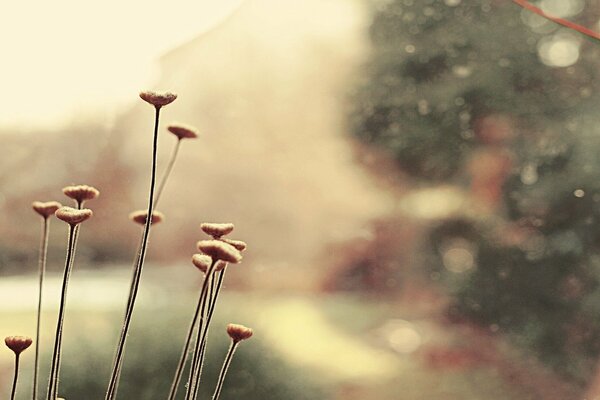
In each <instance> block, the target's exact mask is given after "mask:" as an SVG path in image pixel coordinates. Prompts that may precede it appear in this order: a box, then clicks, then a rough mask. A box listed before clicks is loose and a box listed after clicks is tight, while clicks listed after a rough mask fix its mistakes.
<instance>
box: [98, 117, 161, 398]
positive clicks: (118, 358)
mask: <svg viewBox="0 0 600 400" xmlns="http://www.w3.org/2000/svg"><path fill="white" fill-rule="evenodd" d="M159 119H160V107H156V114H155V120H154V138H153V143H152V171H151V176H150V193H149V195H148V213H147V216H148V217H147V218H146V223H145V224H144V231H143V233H142V245H141V247H140V252H139V257H138V260H137V265H136V266H135V269H134V280H133V285H132V289H133V290H132V291H131V296H130V298H131V301H130V302H128V303H129V304H128V305H127V310H126V312H125V321H124V323H123V328H122V330H121V336H120V338H119V344H118V346H117V352H116V355H115V361H114V364H113V369H112V372H111V377H110V381H109V384H108V389H107V391H106V396H105V400H112V399H114V398H115V396H116V390H115V387H116V384H117V381H118V379H119V375H120V365H121V362H122V358H123V353H124V351H125V344H126V342H127V334H128V332H129V327H130V325H131V316H132V314H133V308H134V306H135V300H136V298H137V294H138V289H139V284H140V279H141V276H142V268H143V266H144V260H145V258H146V249H147V248H148V236H149V234H150V226H151V221H152V211H153V210H154V188H155V185H156V155H157V150H158V123H159Z"/></svg>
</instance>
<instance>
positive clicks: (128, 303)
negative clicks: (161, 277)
mask: <svg viewBox="0 0 600 400" xmlns="http://www.w3.org/2000/svg"><path fill="white" fill-rule="evenodd" d="M142 229H143V228H142ZM142 240H143V236H142V237H140V243H139V244H138V247H137V250H136V252H135V260H134V261H133V268H132V270H133V276H132V277H131V284H130V287H129V296H128V298H127V306H126V307H125V316H124V317H123V323H125V321H127V318H129V317H128V316H129V314H130V312H131V311H130V307H131V301H132V298H133V291H134V285H135V281H136V280H137V279H138V278H137V277H138V275H139V270H138V269H137V268H136V265H137V263H138V260H139V257H140V249H141V248H142ZM122 368H123V359H121V361H120V362H119V365H118V371H117V382H116V383H115V385H114V386H113V389H112V392H113V393H112V394H111V396H112V395H114V393H116V391H117V390H118V388H119V382H120V381H121V369H122Z"/></svg>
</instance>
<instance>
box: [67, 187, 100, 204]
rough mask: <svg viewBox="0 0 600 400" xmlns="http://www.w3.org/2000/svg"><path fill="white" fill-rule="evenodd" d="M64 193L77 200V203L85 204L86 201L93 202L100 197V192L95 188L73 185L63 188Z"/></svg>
mask: <svg viewBox="0 0 600 400" xmlns="http://www.w3.org/2000/svg"><path fill="white" fill-rule="evenodd" d="M62 191H63V193H64V194H65V195H66V196H67V197H70V198H72V199H73V200H75V201H76V202H77V203H83V202H84V201H86V200H93V199H95V198H96V197H98V196H100V191H99V190H98V189H96V188H95V187H93V186H88V185H72V186H66V187H64V188H63V190H62Z"/></svg>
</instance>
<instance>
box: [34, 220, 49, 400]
mask: <svg viewBox="0 0 600 400" xmlns="http://www.w3.org/2000/svg"><path fill="white" fill-rule="evenodd" d="M49 232H50V221H49V220H48V218H47V217H44V218H43V219H42V237H41V240H40V253H39V290H38V307H37V321H36V328H35V358H34V363H33V390H32V399H33V400H36V399H37V390H38V374H39V369H40V329H41V317H42V294H43V288H44V276H45V275H46V257H47V254H48V233H49Z"/></svg>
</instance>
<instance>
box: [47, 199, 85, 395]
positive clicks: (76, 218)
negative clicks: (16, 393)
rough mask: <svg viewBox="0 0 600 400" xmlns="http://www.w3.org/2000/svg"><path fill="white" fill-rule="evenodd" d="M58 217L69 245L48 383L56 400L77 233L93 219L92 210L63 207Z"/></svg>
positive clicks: (50, 393)
mask: <svg viewBox="0 0 600 400" xmlns="http://www.w3.org/2000/svg"><path fill="white" fill-rule="evenodd" d="M55 215H56V217H57V218H58V219H60V220H62V221H64V222H66V223H67V224H69V237H68V243H67V257H66V260H65V271H64V275H63V283H62V290H61V296H60V306H59V309H58V320H57V322H56V335H55V338H54V350H53V352H52V366H51V368H50V379H49V381H48V393H47V399H48V400H54V399H55V398H56V395H57V393H58V382H59V375H60V355H61V350H62V334H63V325H64V319H65V308H66V304H67V290H68V287H69V279H70V277H71V271H72V269H73V261H74V259H75V250H76V248H77V237H78V235H77V234H76V232H77V231H78V226H79V224H80V223H82V222H84V221H86V220H88V219H89V218H91V217H92V215H93V213H92V210H88V209H75V208H71V207H61V208H59V209H58V210H57V211H56V214H55Z"/></svg>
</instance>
